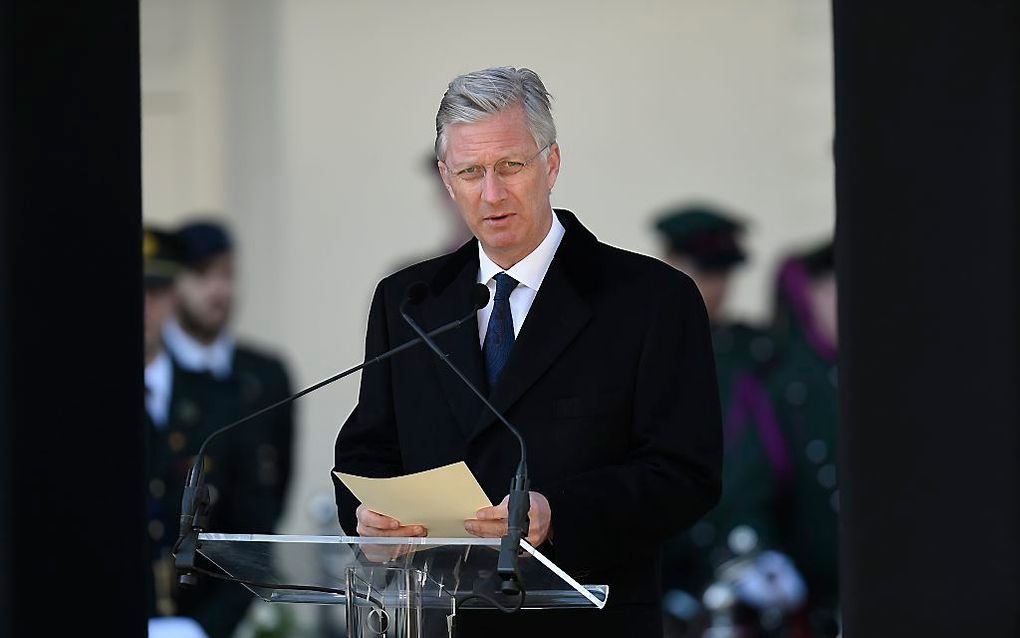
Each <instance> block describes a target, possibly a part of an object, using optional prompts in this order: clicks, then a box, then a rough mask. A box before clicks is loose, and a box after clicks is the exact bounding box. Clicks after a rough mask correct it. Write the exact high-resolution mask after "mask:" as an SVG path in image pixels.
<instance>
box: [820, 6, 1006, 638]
mask: <svg viewBox="0 0 1020 638" xmlns="http://www.w3.org/2000/svg"><path fill="white" fill-rule="evenodd" d="M909 4H911V5H914V7H913V8H907V7H905V6H902V5H900V4H897V3H893V4H890V3H861V2H857V1H849V0H847V1H836V2H834V5H833V7H834V13H833V20H834V35H835V77H836V85H835V90H836V94H835V97H836V194H837V245H836V261H837V271H838V282H839V294H840V298H839V303H840V308H839V318H840V388H841V397H840V399H841V427H842V429H841V455H842V458H841V474H842V476H841V481H840V484H841V486H842V487H841V517H842V521H841V522H842V531H841V533H842V539H841V542H842V582H841V590H842V596H841V598H842V611H843V616H844V618H843V620H844V628H845V631H844V635H845V636H847V637H848V638H883V637H886V636H888V637H895V638H903V637H911V636H924V637H926V638H934V637H941V636H947V637H949V636H952V637H954V638H956V637H962V636H981V637H983V638H984V637H998V636H1003V637H1006V636H1011V637H1014V636H1020V588H1018V585H1017V580H1018V568H1020V559H1018V551H1017V546H1018V544H1020V525H1018V519H1020V517H1018V507H1020V480H1018V476H1020V472H1018V461H1020V435H1018V430H1020V407H1018V401H1020V373H1018V360H1020V345H1018V332H1020V314H1018V304H1017V298H1018V290H1020V275H1018V273H1020V269H1018V265H1020V264H1018V258H1017V252H1018V250H1017V249H1018V244H1020V241H1018V239H1020V230H1018V229H1020V223H1018V218H1020V206H1018V198H1017V191H1018V183H1020V175H1018V150H1020V144H1018V139H1020V138H1018V130H1020V129H1018V126H1017V119H1018V114H1020V100H1018V87H1020V73H1018V71H1020V69H1018V66H1020V65H1018V60H1020V48H1018V38H1017V28H1018V27H1017V25H1018V9H1017V5H1018V3H1016V2H956V3H951V4H953V5H955V6H954V7H953V8H951V9H947V8H943V5H940V4H924V3H909Z"/></svg>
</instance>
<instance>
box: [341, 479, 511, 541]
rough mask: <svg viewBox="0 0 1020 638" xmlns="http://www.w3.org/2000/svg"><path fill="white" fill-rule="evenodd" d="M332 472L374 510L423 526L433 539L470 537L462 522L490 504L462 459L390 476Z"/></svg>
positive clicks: (404, 522) (407, 522)
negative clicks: (366, 475)
mask: <svg viewBox="0 0 1020 638" xmlns="http://www.w3.org/2000/svg"><path fill="white" fill-rule="evenodd" d="M334 474H336V475H337V477H339V478H340V480H341V481H343V484H344V485H346V486H347V489H349V490H350V491H351V492H353V493H354V496H356V497H357V498H358V500H359V501H361V502H362V503H364V504H365V506H366V507H368V508H369V509H370V510H372V511H373V512H379V513H380V514H385V515H387V516H392V517H393V518H395V519H397V520H398V521H400V522H401V523H403V524H404V525H413V524H421V525H424V526H425V527H426V529H428V535H429V536H430V537H432V538H465V537H469V536H471V535H470V534H468V533H467V532H466V531H465V530H464V521H465V520H466V519H469V518H474V517H475V512H477V511H478V510H479V509H480V508H482V507H489V506H491V505H492V503H491V502H489V499H488V497H487V496H485V492H483V491H482V486H481V485H479V484H478V479H476V478H475V475H474V474H472V473H471V470H470V469H468V466H467V464H466V463H464V462H463V461H460V462H457V463H452V464H450V465H444V466H443V467H437V468H435V469H434V470H426V471H424V472H416V473H414V474H406V475H404V476H395V477H393V478H365V477H363V476H355V475H354V474H344V473H343V472H334ZM351 531H353V530H351Z"/></svg>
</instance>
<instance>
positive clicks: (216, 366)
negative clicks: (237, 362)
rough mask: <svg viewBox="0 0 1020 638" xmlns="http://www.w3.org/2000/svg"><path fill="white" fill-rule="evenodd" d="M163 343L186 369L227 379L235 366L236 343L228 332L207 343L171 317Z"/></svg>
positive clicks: (166, 326)
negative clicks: (185, 329)
mask: <svg viewBox="0 0 1020 638" xmlns="http://www.w3.org/2000/svg"><path fill="white" fill-rule="evenodd" d="M163 343H165V344H166V348H167V350H169V351H170V354H171V355H173V357H174V359H175V360H176V361H177V364H178V365H180V366H181V367H182V368H184V369H185V370H190V371H191V372H211V373H212V375H213V376H214V377H216V378H217V379H225V378H227V377H229V376H230V372H231V370H232V369H233V367H234V345H235V344H234V340H233V338H231V337H230V336H229V335H227V334H226V333H224V334H221V335H220V336H219V337H217V338H216V341H213V342H212V343H211V344H209V345H205V344H203V343H201V342H199V341H198V340H197V339H195V338H194V337H192V336H191V335H189V334H188V333H186V332H184V328H181V324H179V323H178V322H177V320H176V319H171V320H170V321H168V322H167V323H166V325H165V326H164V327H163Z"/></svg>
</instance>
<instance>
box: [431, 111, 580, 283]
mask: <svg viewBox="0 0 1020 638" xmlns="http://www.w3.org/2000/svg"><path fill="white" fill-rule="evenodd" d="M538 151H539V149H538V146H537V145H536V144H535V139H534V138H533V137H532V136H531V132H530V131H529V130H528V126H527V120H526V117H525V114H524V108H523V107H521V106H514V107H511V108H510V109H507V110H506V111H503V112H502V113H498V114H496V115H493V116H491V117H488V118H486V119H484V120H482V121H480V122H474V123H471V124H453V125H451V126H450V127H448V128H447V150H446V158H445V161H440V162H439V171H440V175H441V176H442V178H443V183H444V184H445V185H446V190H447V192H449V194H450V197H452V198H453V201H454V202H455V203H456V204H457V208H458V209H459V210H460V214H461V216H462V217H463V218H464V221H465V222H466V223H467V225H468V228H470V229H471V233H472V234H473V235H474V236H475V237H477V238H478V241H479V242H481V244H482V248H483V249H484V250H485V254H487V255H488V256H489V257H490V258H491V259H492V260H493V261H494V262H496V263H497V264H499V265H500V266H501V267H503V268H509V267H510V266H512V265H514V264H515V263H517V262H518V261H520V260H521V259H523V258H524V257H526V256H527V255H528V254H529V253H531V251H533V250H534V249H535V248H537V247H538V245H539V244H540V243H542V240H543V239H545V236H546V234H547V233H548V232H549V228H550V226H551V225H552V207H551V206H550V204H549V193H550V191H551V190H552V188H553V185H554V184H555V183H556V176H557V175H558V174H559V170H560V150H559V146H557V145H556V144H553V145H552V146H551V147H550V150H549V154H548V155H549V156H548V158H546V159H542V158H541V157H538V158H535V159H534V160H532V161H531V163H529V164H528V165H527V166H526V167H525V168H524V169H523V170H521V172H519V173H517V174H515V175H510V176H505V177H500V176H497V175H496V174H495V173H494V171H493V165H494V164H496V163H497V162H499V161H501V160H513V161H515V162H525V161H527V160H528V159H530V158H531V157H533V156H534V155H535V154H536V153H538ZM470 166H482V167H484V168H485V176H484V177H483V178H481V179H479V180H476V181H473V182H467V181H464V180H462V179H461V178H460V177H458V176H457V175H456V173H457V172H458V171H461V170H463V169H465V168H468V167H470Z"/></svg>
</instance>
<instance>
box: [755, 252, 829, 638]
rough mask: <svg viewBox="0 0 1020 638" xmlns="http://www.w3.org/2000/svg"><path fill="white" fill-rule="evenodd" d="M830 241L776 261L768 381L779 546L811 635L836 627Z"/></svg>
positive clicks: (825, 634) (823, 632) (827, 634)
mask: <svg viewBox="0 0 1020 638" xmlns="http://www.w3.org/2000/svg"><path fill="white" fill-rule="evenodd" d="M834 266H835V263H834V252H833V243H832V241H831V240H829V241H826V242H824V243H822V244H821V245H818V246H815V247H813V248H812V249H810V250H807V251H803V252H798V253H796V254H793V255H792V256H790V257H788V258H786V259H785V260H783V262H782V264H781V266H780V268H779V274H778V277H777V285H776V299H775V319H774V327H773V329H774V334H775V335H776V339H777V343H778V345H779V348H780V350H781V352H782V356H781V357H779V358H778V362H777V364H776V365H775V366H773V368H772V370H771V371H770V374H769V379H768V386H769V391H770V395H771V396H772V403H773V405H774V406H775V410H776V414H777V416H778V419H779V423H780V425H781V427H782V428H783V436H784V438H785V440H786V441H787V442H788V444H789V449H790V458H791V460H792V463H793V474H792V476H793V487H792V489H791V490H790V492H789V495H788V502H787V503H786V504H785V505H784V508H785V510H784V512H785V513H784V518H783V521H782V531H781V534H782V537H783V538H782V545H783V547H784V548H785V549H786V551H787V552H789V554H790V556H791V557H792V558H793V560H794V562H795V563H796V565H797V567H798V568H799V569H800V570H801V572H802V573H803V574H804V578H805V581H806V583H807V590H808V610H809V614H810V615H809V620H810V624H811V630H812V635H815V636H835V635H836V634H837V633H838V609H837V602H838V582H839V578H838V566H839V559H838V554H839V552H838V515H839V486H838V480H837V470H836V460H837V458H838V453H837V423H838V412H839V406H838V393H837V384H838V376H837V371H836V280H835V272H834Z"/></svg>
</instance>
